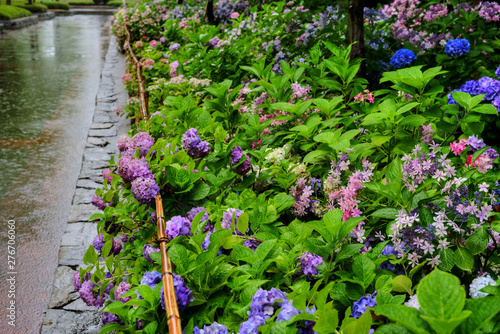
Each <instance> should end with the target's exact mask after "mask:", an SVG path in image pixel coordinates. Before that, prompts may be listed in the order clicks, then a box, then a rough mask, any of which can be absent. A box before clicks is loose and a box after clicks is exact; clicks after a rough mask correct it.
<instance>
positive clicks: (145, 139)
mask: <svg viewBox="0 0 500 334" xmlns="http://www.w3.org/2000/svg"><path fill="white" fill-rule="evenodd" d="M132 142H133V145H134V149H139V156H141V157H145V156H146V155H147V154H148V152H149V150H150V149H151V147H152V146H153V145H154V143H155V140H154V139H153V137H151V136H150V135H149V133H147V132H139V133H137V134H136V135H135V136H134V137H132Z"/></svg>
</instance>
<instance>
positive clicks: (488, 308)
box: [457, 297, 500, 334]
mask: <svg viewBox="0 0 500 334" xmlns="http://www.w3.org/2000/svg"><path fill="white" fill-rule="evenodd" d="M464 310H468V311H471V312H472V314H471V315H470V316H469V317H468V318H467V319H466V320H465V321H464V322H463V323H461V324H460V326H459V327H458V328H457V333H458V334H470V333H475V332H476V331H477V330H478V329H480V328H481V327H483V326H484V324H486V323H487V322H488V321H489V320H490V319H492V318H493V317H494V316H495V315H497V314H498V313H499V312H500V298H499V297H484V298H478V299H467V302H466V303H465V308H464Z"/></svg>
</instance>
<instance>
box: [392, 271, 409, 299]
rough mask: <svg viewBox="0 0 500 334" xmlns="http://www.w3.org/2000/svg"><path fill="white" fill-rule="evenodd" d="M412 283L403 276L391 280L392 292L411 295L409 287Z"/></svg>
mask: <svg viewBox="0 0 500 334" xmlns="http://www.w3.org/2000/svg"><path fill="white" fill-rule="evenodd" d="M412 285H413V283H412V281H411V279H409V278H408V277H406V276H405V275H398V276H396V277H394V278H393V279H392V291H396V292H406V293H407V294H409V295H411V287H412Z"/></svg>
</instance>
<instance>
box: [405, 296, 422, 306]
mask: <svg viewBox="0 0 500 334" xmlns="http://www.w3.org/2000/svg"><path fill="white" fill-rule="evenodd" d="M404 305H405V306H408V307H413V308H416V309H417V310H420V304H419V302H418V298H417V294H414V295H413V296H411V297H410V299H409V300H408V301H407V302H406V303H404Z"/></svg>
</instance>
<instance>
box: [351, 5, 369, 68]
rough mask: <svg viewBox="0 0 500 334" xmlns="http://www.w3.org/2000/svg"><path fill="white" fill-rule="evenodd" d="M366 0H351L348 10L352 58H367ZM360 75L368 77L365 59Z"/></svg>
mask: <svg viewBox="0 0 500 334" xmlns="http://www.w3.org/2000/svg"><path fill="white" fill-rule="evenodd" d="M364 2H365V0H350V1H349V11H348V19H349V26H348V39H347V42H348V43H349V44H352V43H356V44H353V45H352V46H351V47H352V49H351V60H353V59H355V58H366V54H365V34H364V31H363V24H364V19H363V8H364ZM357 76H358V77H361V78H366V63H365V61H363V62H362V63H361V67H360V69H359V72H358V75H357Z"/></svg>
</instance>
